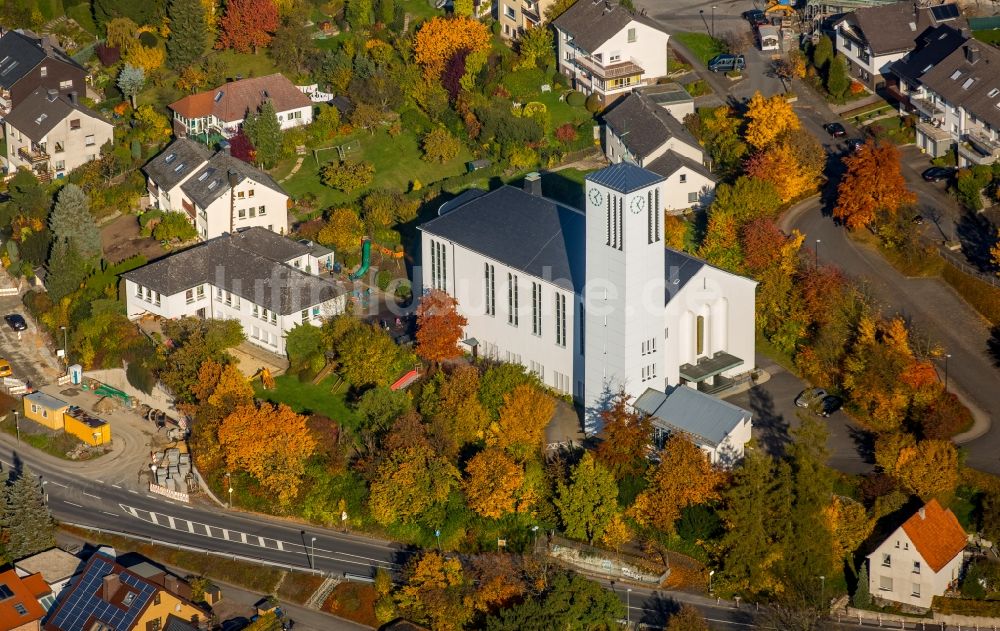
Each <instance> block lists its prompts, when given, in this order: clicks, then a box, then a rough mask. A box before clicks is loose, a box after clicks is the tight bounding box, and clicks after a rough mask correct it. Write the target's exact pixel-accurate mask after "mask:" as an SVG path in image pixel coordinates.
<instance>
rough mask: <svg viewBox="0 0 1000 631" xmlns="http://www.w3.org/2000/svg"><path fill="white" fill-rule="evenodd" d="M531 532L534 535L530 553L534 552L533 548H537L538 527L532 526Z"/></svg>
mask: <svg viewBox="0 0 1000 631" xmlns="http://www.w3.org/2000/svg"><path fill="white" fill-rule="evenodd" d="M531 532H532V533H533V534H534V535H535V543H534V544H533V546H532V548H531V551H532V552H534V551H535V548H537V547H538V526H532V527H531Z"/></svg>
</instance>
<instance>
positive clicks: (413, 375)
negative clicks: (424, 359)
mask: <svg viewBox="0 0 1000 631" xmlns="http://www.w3.org/2000/svg"><path fill="white" fill-rule="evenodd" d="M419 378H420V371H419V370H417V369H416V368H414V369H413V370H411V371H409V372H407V373H406V374H405V375H403V376H402V377H400V378H399V379H397V380H396V381H395V383H393V384H392V385H391V386H389V389H390V390H392V391H393V392H395V391H396V390H405V389H406V387H407V386H409V385H410V384H411V383H413V382H414V381H416V380H417V379H419Z"/></svg>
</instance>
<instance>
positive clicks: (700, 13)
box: [698, 9, 712, 37]
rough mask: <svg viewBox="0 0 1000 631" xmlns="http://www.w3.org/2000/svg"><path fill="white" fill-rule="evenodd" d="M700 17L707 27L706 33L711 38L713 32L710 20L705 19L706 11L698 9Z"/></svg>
mask: <svg viewBox="0 0 1000 631" xmlns="http://www.w3.org/2000/svg"><path fill="white" fill-rule="evenodd" d="M698 15H700V16H701V22H702V24H704V25H705V32H707V33H708V36H709V37H711V36H712V30H711V29H709V28H708V20H706V19H705V9H698Z"/></svg>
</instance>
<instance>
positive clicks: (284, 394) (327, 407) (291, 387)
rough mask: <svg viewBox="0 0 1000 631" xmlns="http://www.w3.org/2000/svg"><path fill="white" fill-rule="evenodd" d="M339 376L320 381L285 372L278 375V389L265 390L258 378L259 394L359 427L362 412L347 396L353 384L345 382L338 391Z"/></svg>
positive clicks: (300, 411)
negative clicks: (301, 378)
mask: <svg viewBox="0 0 1000 631" xmlns="http://www.w3.org/2000/svg"><path fill="white" fill-rule="evenodd" d="M337 381H338V377H337V376H336V375H332V376H330V377H327V378H326V379H324V380H323V381H321V382H319V384H318V385H315V386H314V385H312V384H311V383H308V382H302V381H299V379H298V377H296V376H294V375H281V376H280V377H276V378H275V379H274V383H275V388H274V390H264V389H263V388H261V387H260V384H259V383H256V382H255V385H254V389H255V390H256V394H257V397H258V398H260V399H264V400H265V401H271V402H272V403H284V404H286V405H288V407H290V408H292V409H293V410H295V411H296V412H298V413H299V414H321V415H323V416H326V417H327V418H330V419H333V420H334V421H337V422H338V423H341V424H343V425H345V426H348V427H352V428H353V427H355V426H356V425H357V422H358V416H357V414H355V412H354V410H352V409H351V408H349V407H348V406H347V402H346V400H345V398H346V394H347V391H348V389H349V388H350V386H349V385H348V384H346V383H342V384H341V385H340V388H338V389H337V391H336V392H334V391H333V390H334V385H335V384H336V383H337Z"/></svg>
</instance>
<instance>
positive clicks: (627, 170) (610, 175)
mask: <svg viewBox="0 0 1000 631" xmlns="http://www.w3.org/2000/svg"><path fill="white" fill-rule="evenodd" d="M587 181H588V182H593V183H595V184H601V185H602V186H606V187H608V188H610V189H611V190H613V191H617V192H619V193H625V194H628V193H631V192H632V191H637V190H639V189H640V188H645V187H646V186H649V185H650V184H655V183H657V182H662V181H663V176H662V175H659V174H657V173H653V172H652V171H647V170H646V169H643V168H642V167H638V166H636V165H634V164H632V163H630V162H619V163H618V164H612V165H611V166H609V167H604V168H603V169H601V170H600V171H594V172H593V173H591V174H589V175H588V176H587Z"/></svg>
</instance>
